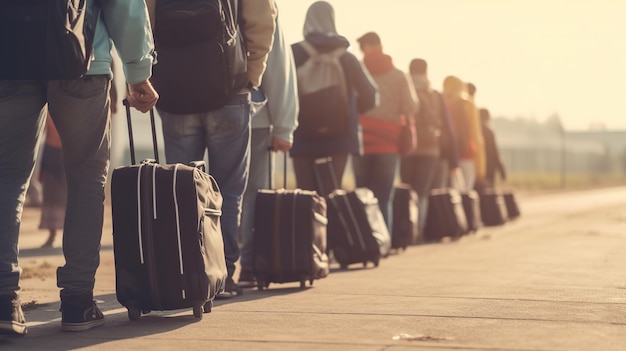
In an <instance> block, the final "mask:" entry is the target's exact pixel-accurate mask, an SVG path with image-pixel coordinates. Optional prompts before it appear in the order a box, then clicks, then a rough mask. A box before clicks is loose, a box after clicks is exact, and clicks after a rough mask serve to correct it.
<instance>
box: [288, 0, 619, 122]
mask: <svg viewBox="0 0 626 351" xmlns="http://www.w3.org/2000/svg"><path fill="white" fill-rule="evenodd" d="M276 2H277V3H278V7H279V12H280V22H281V26H282V28H283V32H284V33H285V36H286V38H287V41H288V42H289V43H294V42H297V41H300V40H302V27H303V24H304V18H305V15H306V11H307V9H308V7H309V6H310V5H311V4H312V3H313V2H315V1H314V0H276ZM328 2H329V3H331V4H332V5H333V7H334V8H335V17H336V21H337V31H338V32H339V34H341V35H343V36H345V37H346V38H348V39H349V40H350V41H351V42H352V43H356V38H358V37H359V36H361V35H362V34H364V33H366V32H368V31H375V32H377V33H378V34H379V35H380V37H381V39H382V42H383V48H384V51H385V52H386V53H387V54H389V55H391V56H392V57H393V59H394V63H395V65H396V67H398V68H399V69H401V70H403V71H408V66H409V62H410V61H411V59H413V58H416V57H420V58H423V59H426V60H427V61H428V63H429V76H430V80H431V82H432V85H433V87H434V88H436V89H439V90H440V89H441V85H442V82H443V79H444V78H445V77H446V76H448V75H456V76H457V77H459V78H461V79H463V80H464V81H470V82H473V83H474V84H475V85H476V86H477V88H478V90H477V95H476V103H477V105H479V107H486V108H488V109H489V110H490V111H491V114H492V116H495V117H508V118H516V117H525V118H534V119H536V120H538V121H543V120H545V119H546V118H547V117H548V116H552V115H555V114H557V115H558V116H559V117H560V118H561V121H562V123H563V124H564V126H565V128H566V129H568V130H586V129H589V128H590V126H592V125H594V126H598V125H603V126H605V127H606V129H610V130H614V129H626V84H625V83H626V20H624V18H625V17H626V0H569V1H564V0H524V1H521V0H385V1H381V0H328ZM351 50H352V52H353V53H354V54H355V55H357V57H359V58H362V56H361V54H360V52H359V50H358V46H353V47H352V48H351Z"/></svg>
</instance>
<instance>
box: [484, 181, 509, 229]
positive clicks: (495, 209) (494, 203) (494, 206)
mask: <svg viewBox="0 0 626 351" xmlns="http://www.w3.org/2000/svg"><path fill="white" fill-rule="evenodd" d="M480 215H481V218H482V221H483V225H485V226H487V227H493V226H500V225H503V224H504V222H505V221H506V218H507V212H506V205H505V204H504V197H503V196H502V194H500V193H498V192H497V191H496V190H494V189H486V190H484V191H483V192H482V193H481V194H480Z"/></svg>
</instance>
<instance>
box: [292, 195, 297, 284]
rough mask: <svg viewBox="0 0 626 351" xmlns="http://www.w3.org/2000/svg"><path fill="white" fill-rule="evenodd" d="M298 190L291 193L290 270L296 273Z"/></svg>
mask: <svg viewBox="0 0 626 351" xmlns="http://www.w3.org/2000/svg"><path fill="white" fill-rule="evenodd" d="M297 199H298V190H297V189H296V190H295V191H294V193H293V203H292V205H291V270H292V272H295V271H296V200H297Z"/></svg>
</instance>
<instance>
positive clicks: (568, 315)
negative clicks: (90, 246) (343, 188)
mask: <svg viewBox="0 0 626 351" xmlns="http://www.w3.org/2000/svg"><path fill="white" fill-rule="evenodd" d="M520 202H521V209H522V218H520V219H519V220H517V221H515V222H513V223H509V224H507V225H505V226H503V227H499V228H485V229H481V230H480V231H479V233H478V234H476V235H472V236H469V237H465V238H463V239H462V240H460V241H458V242H453V243H447V244H437V245H424V246H416V247H410V248H409V249H408V250H407V251H406V252H404V253H401V254H399V255H393V256H391V257H390V258H388V259H385V260H383V261H381V265H380V267H378V268H376V269H373V268H367V269H361V268H360V267H358V268H355V269H351V270H349V271H338V270H335V271H333V272H332V273H331V275H330V276H329V277H328V278H326V279H323V280H320V281H316V282H315V285H314V286H313V287H312V288H307V289H304V290H300V289H299V288H298V284H284V285H272V286H270V289H269V290H267V291H262V292H259V291H255V290H254V291H253V290H249V291H246V293H245V294H244V296H242V297H241V298H238V299H233V300H229V301H224V302H217V303H216V307H215V308H214V309H213V312H212V313H211V314H208V315H205V317H204V318H203V319H202V320H201V321H198V320H196V319H194V318H193V317H192V316H191V311H190V310H189V311H176V312H153V313H150V314H149V315H145V316H143V317H142V318H141V319H140V320H139V321H136V322H130V321H129V320H128V318H127V315H126V310H125V309H124V308H123V307H122V306H120V305H119V303H118V302H117V300H116V298H115V279H114V271H113V268H114V267H113V255H112V250H111V234H110V232H111V230H110V221H109V222H107V224H106V229H105V235H104V239H103V255H102V264H101V268H100V270H99V271H98V276H97V284H96V295H97V297H96V298H97V300H98V302H99V305H100V306H101V308H102V309H103V311H104V312H105V315H106V324H105V326H104V327H102V328H97V329H94V330H92V331H89V332H84V333H63V332H61V330H60V313H59V312H58V309H59V300H58V289H57V288H56V286H55V276H54V272H55V267H56V266H57V265H59V264H62V262H63V261H62V255H61V251H60V249H49V250H43V249H38V248H37V247H38V246H39V245H41V244H42V243H43V242H44V241H45V238H46V233H43V232H40V231H38V230H37V224H38V210H37V209H28V210H27V211H26V213H25V216H24V218H25V225H24V235H23V236H22V242H21V248H22V252H21V254H22V256H21V257H22V261H21V263H22V265H23V266H24V267H25V274H24V275H25V276H26V279H24V280H23V282H22V286H23V292H22V296H23V300H24V301H23V302H29V303H28V304H27V306H26V307H27V311H26V315H27V319H28V321H29V325H30V329H29V335H28V336H26V337H23V338H13V337H12V338H6V337H5V338H0V350H70V349H71V350H77V349H80V350H146V349H149V350H150V351H158V350H245V349H254V350H255V351H256V350H283V349H284V350H291V349H293V350H327V351H334V350H342V351H343V350H366V351H367V350H372V351H374V350H397V351H401V350H502V351H504V350H568V351H569V350H585V351H586V350H602V351H606V350H624V349H626V269H625V267H626V254H625V253H626V187H624V188H614V189H605V190H596V191H587V192H575V193H566V194H553V195H541V196H529V197H524V198H521V199H520ZM107 219H109V218H108V217H107ZM59 245H60V242H57V246H59ZM355 267H356V266H355Z"/></svg>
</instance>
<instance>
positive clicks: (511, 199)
mask: <svg viewBox="0 0 626 351" xmlns="http://www.w3.org/2000/svg"><path fill="white" fill-rule="evenodd" d="M503 196H504V204H505V205H506V211H507V217H508V219H510V220H512V219H516V218H517V217H519V216H520V210H519V206H518V205H517V200H516V199H515V194H514V193H513V192H512V191H506V192H504V193H503Z"/></svg>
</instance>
